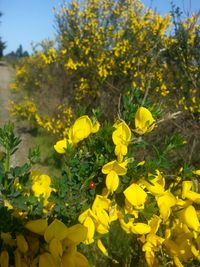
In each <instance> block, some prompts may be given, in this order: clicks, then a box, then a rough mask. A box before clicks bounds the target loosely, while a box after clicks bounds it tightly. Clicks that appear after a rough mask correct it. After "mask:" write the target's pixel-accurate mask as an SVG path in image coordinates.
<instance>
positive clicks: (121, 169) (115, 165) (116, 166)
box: [102, 160, 127, 175]
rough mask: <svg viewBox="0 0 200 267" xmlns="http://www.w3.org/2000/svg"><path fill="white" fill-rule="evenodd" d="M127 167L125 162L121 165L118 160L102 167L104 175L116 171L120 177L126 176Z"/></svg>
mask: <svg viewBox="0 0 200 267" xmlns="http://www.w3.org/2000/svg"><path fill="white" fill-rule="evenodd" d="M125 165H126V164H125V162H121V163H119V162H117V161H116V160H113V161H110V162H108V163H106V164H105V165H104V166H103V167H102V173H103V174H109V173H110V172H111V171H115V172H116V173H117V174H118V175H125V174H126V172H127V168H126V166H125Z"/></svg>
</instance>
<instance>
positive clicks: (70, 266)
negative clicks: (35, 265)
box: [39, 253, 76, 267]
mask: <svg viewBox="0 0 200 267" xmlns="http://www.w3.org/2000/svg"><path fill="white" fill-rule="evenodd" d="M39 267H40V266H39ZM45 267H46V266H45ZM61 267H76V262H75V255H73V254H71V253H64V255H63V256H62V259H61Z"/></svg>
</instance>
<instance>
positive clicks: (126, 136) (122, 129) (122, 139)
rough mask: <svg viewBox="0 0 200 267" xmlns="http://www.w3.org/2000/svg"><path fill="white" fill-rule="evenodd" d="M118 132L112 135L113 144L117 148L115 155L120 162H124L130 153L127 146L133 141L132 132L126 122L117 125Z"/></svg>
mask: <svg viewBox="0 0 200 267" xmlns="http://www.w3.org/2000/svg"><path fill="white" fill-rule="evenodd" d="M114 127H115V128H116V130H115V131H114V132H113V134H112V139H113V143H114V144H115V145H116V147H115V155H116V156H117V159H118V161H119V162H121V161H122V160H123V156H125V155H126V154H127V152H128V149H127V146H128V144H129V142H130V140H131V130H130V128H129V127H128V125H127V124H126V123H125V122H120V123H118V122H117V123H115V124H114Z"/></svg>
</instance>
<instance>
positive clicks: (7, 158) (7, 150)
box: [5, 149, 10, 172]
mask: <svg viewBox="0 0 200 267" xmlns="http://www.w3.org/2000/svg"><path fill="white" fill-rule="evenodd" d="M9 170H10V149H6V160H5V172H8V171H9Z"/></svg>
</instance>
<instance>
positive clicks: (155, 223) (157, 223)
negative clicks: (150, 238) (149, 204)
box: [149, 215, 162, 234]
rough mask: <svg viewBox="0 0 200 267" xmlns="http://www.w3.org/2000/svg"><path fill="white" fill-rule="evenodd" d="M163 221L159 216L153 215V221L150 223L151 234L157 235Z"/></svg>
mask: <svg viewBox="0 0 200 267" xmlns="http://www.w3.org/2000/svg"><path fill="white" fill-rule="evenodd" d="M161 222H162V220H161V218H160V217H159V216H157V215H153V216H152V217H151V220H150V221H149V225H150V227H151V233H154V234H155V233H156V232H157V231H158V229H159V227H160V224H161Z"/></svg>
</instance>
